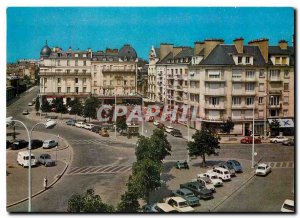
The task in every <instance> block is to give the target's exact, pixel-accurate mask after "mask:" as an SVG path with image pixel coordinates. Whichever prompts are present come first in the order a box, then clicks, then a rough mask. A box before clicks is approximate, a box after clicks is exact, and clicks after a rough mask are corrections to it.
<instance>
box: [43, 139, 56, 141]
mask: <svg viewBox="0 0 300 218" xmlns="http://www.w3.org/2000/svg"><path fill="white" fill-rule="evenodd" d="M50 141H54V139H47V140H45V141H44V142H50Z"/></svg>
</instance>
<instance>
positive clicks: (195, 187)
mask: <svg viewBox="0 0 300 218" xmlns="http://www.w3.org/2000/svg"><path fill="white" fill-rule="evenodd" d="M179 187H180V188H181V189H188V190H190V191H192V192H193V193H194V195H195V196H197V197H198V198H199V199H205V200H207V199H211V198H213V194H212V191H211V190H209V189H207V188H205V186H202V185H201V184H200V183H199V182H187V183H184V184H180V185H179ZM181 197H183V196H181Z"/></svg>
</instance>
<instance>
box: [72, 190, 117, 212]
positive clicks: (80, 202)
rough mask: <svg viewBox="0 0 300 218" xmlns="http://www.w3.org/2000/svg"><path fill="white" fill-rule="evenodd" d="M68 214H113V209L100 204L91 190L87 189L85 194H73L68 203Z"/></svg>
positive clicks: (99, 200)
mask: <svg viewBox="0 0 300 218" xmlns="http://www.w3.org/2000/svg"><path fill="white" fill-rule="evenodd" d="M67 211H68V212H71V213H79V212H85V213H97V212H98V213H99V212H100V213H101V212H102V213H109V212H114V207H113V206H111V205H108V204H105V203H103V202H102V200H101V197H100V196H99V195H95V192H94V190H93V189H88V190H87V191H86V193H85V194H83V195H79V194H74V195H72V197H71V198H70V199H69V201H68V209H67Z"/></svg>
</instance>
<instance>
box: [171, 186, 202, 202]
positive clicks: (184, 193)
mask: <svg viewBox="0 0 300 218" xmlns="http://www.w3.org/2000/svg"><path fill="white" fill-rule="evenodd" d="M171 195H172V196H178V197H182V198H183V199H185V200H186V201H187V203H188V204H189V205H190V206H197V205H200V201H199V198H197V197H196V196H195V195H194V193H193V192H192V191H191V190H189V189H187V188H180V189H178V190H174V191H172V192H171Z"/></svg>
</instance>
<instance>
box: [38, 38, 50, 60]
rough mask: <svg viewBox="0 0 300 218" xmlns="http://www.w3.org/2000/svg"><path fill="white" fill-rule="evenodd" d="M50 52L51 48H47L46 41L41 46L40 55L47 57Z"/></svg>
mask: <svg viewBox="0 0 300 218" xmlns="http://www.w3.org/2000/svg"><path fill="white" fill-rule="evenodd" d="M50 54H51V49H50V48H49V46H48V44H47V41H46V45H45V46H44V47H43V48H42V50H41V52H40V55H41V57H49V56H50Z"/></svg>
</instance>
